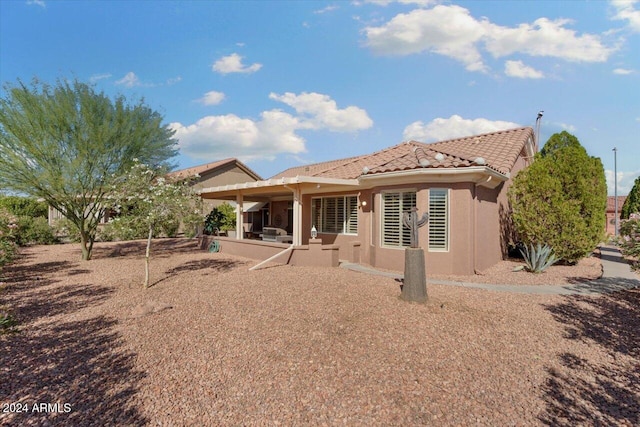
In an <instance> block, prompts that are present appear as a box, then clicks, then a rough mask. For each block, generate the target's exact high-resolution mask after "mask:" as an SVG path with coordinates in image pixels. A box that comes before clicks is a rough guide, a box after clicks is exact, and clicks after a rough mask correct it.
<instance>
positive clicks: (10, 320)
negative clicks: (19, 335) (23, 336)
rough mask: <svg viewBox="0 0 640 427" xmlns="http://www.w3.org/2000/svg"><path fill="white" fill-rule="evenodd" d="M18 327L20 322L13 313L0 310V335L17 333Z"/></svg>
mask: <svg viewBox="0 0 640 427" xmlns="http://www.w3.org/2000/svg"><path fill="white" fill-rule="evenodd" d="M17 326H18V322H17V320H16V319H15V318H14V317H13V316H12V315H11V313H9V312H7V311H5V310H3V309H2V308H0V335H4V334H7V333H12V332H16V331H17V329H16V327H17Z"/></svg>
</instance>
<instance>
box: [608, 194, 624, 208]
mask: <svg viewBox="0 0 640 427" xmlns="http://www.w3.org/2000/svg"><path fill="white" fill-rule="evenodd" d="M625 200H627V196H618V212H620V211H621V210H622V205H624V201H625ZM615 210H616V197H615V196H607V212H615Z"/></svg>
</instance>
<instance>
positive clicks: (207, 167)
mask: <svg viewBox="0 0 640 427" xmlns="http://www.w3.org/2000/svg"><path fill="white" fill-rule="evenodd" d="M230 165H236V166H238V167H239V168H240V169H242V170H243V171H244V172H246V173H247V174H248V175H249V176H251V177H252V178H254V179H256V180H258V181H259V180H261V179H262V177H261V176H260V175H258V174H257V173H256V172H254V171H253V170H251V169H250V168H249V167H248V166H247V165H245V164H244V163H242V162H241V161H240V160H238V159H236V158H234V157H232V158H229V159H224V160H219V161H217V162H211V163H207V164H204V165H200V166H193V167H190V168H186V169H181V170H177V171H173V172H170V173H169V176H170V177H176V178H187V177H192V176H195V175H200V176H202V175H204V174H206V173H207V172H210V171H213V170H216V169H221V168H223V167H226V166H230Z"/></svg>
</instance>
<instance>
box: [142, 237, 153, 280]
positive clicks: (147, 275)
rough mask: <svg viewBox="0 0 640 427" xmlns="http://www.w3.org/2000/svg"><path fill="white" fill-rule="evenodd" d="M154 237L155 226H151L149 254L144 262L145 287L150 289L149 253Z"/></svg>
mask: <svg viewBox="0 0 640 427" xmlns="http://www.w3.org/2000/svg"><path fill="white" fill-rule="evenodd" d="M152 236H153V226H151V225H150V226H149V238H148V239H147V253H146V254H145V260H144V287H145V288H148V287H149V253H150V252H151V237H152Z"/></svg>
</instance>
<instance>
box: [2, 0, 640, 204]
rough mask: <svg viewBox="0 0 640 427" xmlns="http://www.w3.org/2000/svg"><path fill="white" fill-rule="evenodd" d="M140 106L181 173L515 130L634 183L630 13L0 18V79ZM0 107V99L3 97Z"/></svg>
mask: <svg viewBox="0 0 640 427" xmlns="http://www.w3.org/2000/svg"><path fill="white" fill-rule="evenodd" d="M34 76H37V77H38V78H40V79H42V80H45V81H47V82H52V83H53V82H55V80H56V79H58V78H74V77H75V78H78V79H79V80H82V81H86V82H92V83H94V84H95V85H96V88H97V89H98V90H101V91H104V92H105V93H107V94H109V95H116V94H123V95H125V96H126V97H127V98H128V99H130V100H131V101H135V100H137V99H139V98H144V100H145V102H146V103H147V104H148V105H149V106H151V107H152V108H153V109H155V110H157V111H159V112H161V113H162V114H163V116H164V117H165V121H166V123H167V124H170V126H171V127H172V128H173V129H174V130H176V137H177V138H178V139H179V145H180V156H179V157H178V158H177V159H176V160H177V163H178V167H180V168H185V167H189V166H194V165H197V164H202V163H206V162H210V161H215V160H219V159H222V158H226V157H238V158H239V159H241V160H242V161H244V162H246V163H247V164H248V165H249V166H250V167H251V168H253V169H254V170H255V171H256V172H258V173H259V174H260V175H262V176H263V177H265V178H267V177H269V176H271V175H273V174H275V173H277V172H278V171H280V170H283V169H286V168H288V167H292V166H298V165H301V164H305V163H314V162H320V161H324V160H331V159H336V158H341V157H348V156H355V155H360V154H365V153H369V152H373V151H376V150H379V149H382V148H385V147H389V146H392V145H395V144H397V143H399V142H401V141H403V140H408V139H416V140H419V141H424V142H431V141H436V140H442V139H449V138H454V137H459V136H464V135H470V134H477V133H483V132H490V131H494V130H499V129H503V128H509V127H516V126H532V127H534V126H535V120H536V116H537V113H538V111H539V110H544V116H543V118H542V121H541V132H540V133H541V135H540V140H541V141H542V142H544V141H546V140H547V139H548V138H549V136H551V135H552V134H553V133H555V132H560V131H562V130H567V131H569V132H571V133H573V134H574V135H576V136H577V137H578V138H579V140H580V142H581V143H582V145H583V146H584V147H585V148H586V149H587V151H588V152H589V154H591V155H593V156H597V157H600V158H601V159H602V162H603V164H604V166H605V170H606V173H607V179H608V183H609V187H610V191H609V192H610V194H613V169H614V156H613V152H612V149H613V147H617V148H618V156H617V157H618V161H617V166H618V194H627V192H628V191H629V190H630V188H631V186H632V184H633V180H634V179H635V177H637V176H639V175H640V139H639V137H638V135H640V2H634V1H584V2H582V1H543V2H541V1H512V2H507V1H461V2H447V1H410V0H400V1H383V0H378V1H365V0H360V1H333V2H323V1H268V0H265V1H252V2H249V1H247V2H244V1H220V2H206V1H197V2H187V1H180V2H171V1H126V2H125V1H96V2H82V1H43V0H28V1H23V0H3V1H0V80H1V81H2V82H3V83H6V82H10V83H15V82H16V81H17V79H22V80H25V81H29V80H30V79H31V78H32V77H34ZM3 96H4V92H3Z"/></svg>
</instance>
